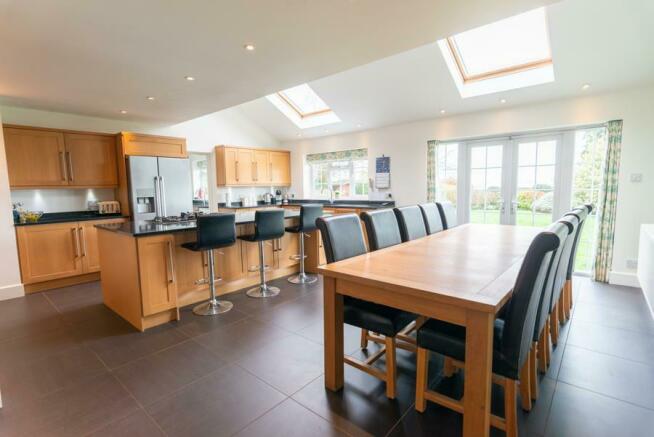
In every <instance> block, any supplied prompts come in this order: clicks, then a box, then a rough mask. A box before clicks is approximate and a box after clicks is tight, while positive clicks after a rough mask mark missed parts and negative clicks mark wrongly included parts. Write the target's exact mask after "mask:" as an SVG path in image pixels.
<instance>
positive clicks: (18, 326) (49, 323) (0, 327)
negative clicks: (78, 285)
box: [0, 294, 64, 343]
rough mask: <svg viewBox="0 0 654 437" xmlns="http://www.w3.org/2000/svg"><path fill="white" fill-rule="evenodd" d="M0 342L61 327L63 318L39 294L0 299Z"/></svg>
mask: <svg viewBox="0 0 654 437" xmlns="http://www.w3.org/2000/svg"><path fill="white" fill-rule="evenodd" d="M0 314H2V317H0V343H1V342H4V341H7V340H9V339H13V338H16V337H25V336H28V335H31V334H43V333H48V332H51V331H53V330H56V329H59V328H62V327H63V326H64V325H63V319H62V318H61V316H60V315H59V313H58V312H57V310H56V309H55V308H54V307H53V306H52V305H51V304H50V302H48V300H47V299H46V298H45V297H44V296H42V295H41V294H31V295H27V296H25V297H20V298H16V299H9V300H4V301H0Z"/></svg>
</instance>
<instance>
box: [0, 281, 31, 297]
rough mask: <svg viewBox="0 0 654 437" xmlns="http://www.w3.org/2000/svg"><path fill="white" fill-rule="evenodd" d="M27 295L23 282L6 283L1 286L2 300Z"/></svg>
mask: <svg viewBox="0 0 654 437" xmlns="http://www.w3.org/2000/svg"><path fill="white" fill-rule="evenodd" d="M22 296H25V288H23V284H14V285H5V286H4V287H0V300H7V299H14V298H16V297H22Z"/></svg>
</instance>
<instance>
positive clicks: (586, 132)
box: [571, 127, 607, 272]
mask: <svg viewBox="0 0 654 437" xmlns="http://www.w3.org/2000/svg"><path fill="white" fill-rule="evenodd" d="M606 147H607V131H606V128H604V127H600V128H592V129H581V130H578V131H576V132H575V155H574V170H573V172H574V174H573V182H572V202H571V206H572V207H575V206H578V205H581V204H583V203H591V204H593V205H594V206H595V209H593V211H592V213H591V214H590V215H589V216H588V218H587V219H586V223H585V224H584V228H583V230H582V233H581V235H580V239H579V244H578V246H577V258H576V260H575V270H576V271H580V272H590V270H591V268H592V265H593V254H594V253H595V244H596V238H597V208H598V207H599V195H600V186H601V183H602V174H603V166H604V161H605V159H606Z"/></svg>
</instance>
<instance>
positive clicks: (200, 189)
mask: <svg viewBox="0 0 654 437" xmlns="http://www.w3.org/2000/svg"><path fill="white" fill-rule="evenodd" d="M189 161H190V162H191V180H192V183H193V208H194V209H196V208H205V207H208V206H209V174H208V173H207V171H208V167H209V154H206V153H191V154H189Z"/></svg>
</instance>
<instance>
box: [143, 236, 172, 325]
mask: <svg viewBox="0 0 654 437" xmlns="http://www.w3.org/2000/svg"><path fill="white" fill-rule="evenodd" d="M137 248H138V259H139V277H140V282H141V284H140V285H141V297H142V300H141V302H142V305H143V315H145V316H149V315H151V314H156V313H159V312H162V311H165V310H169V309H171V308H175V307H176V306H177V277H176V268H175V267H176V266H175V237H174V235H172V234H165V235H158V236H154V237H148V238H139V239H137Z"/></svg>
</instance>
